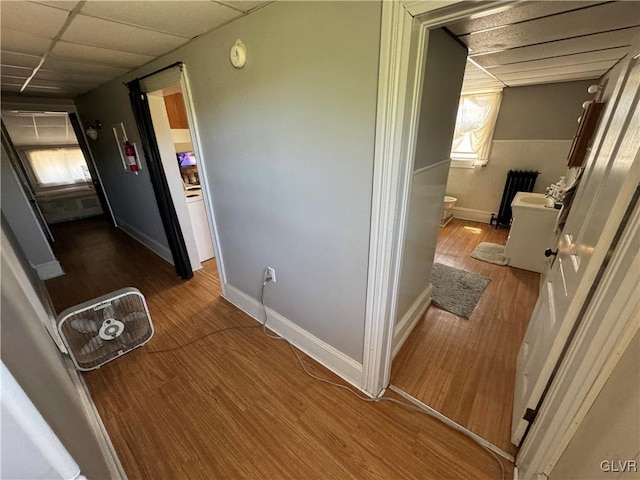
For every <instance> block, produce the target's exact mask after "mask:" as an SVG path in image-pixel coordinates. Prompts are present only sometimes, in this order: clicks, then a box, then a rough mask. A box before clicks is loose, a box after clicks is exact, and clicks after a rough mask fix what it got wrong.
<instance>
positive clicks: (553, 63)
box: [487, 47, 628, 76]
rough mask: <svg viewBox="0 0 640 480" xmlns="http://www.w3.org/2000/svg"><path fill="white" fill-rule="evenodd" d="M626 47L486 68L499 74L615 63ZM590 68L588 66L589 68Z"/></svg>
mask: <svg viewBox="0 0 640 480" xmlns="http://www.w3.org/2000/svg"><path fill="white" fill-rule="evenodd" d="M627 51H628V48H627V47H620V48H612V49H610V50H599V51H596V52H589V53H578V54H576V55H565V56H563V57H554V58H545V59H542V60H534V61H532V62H520V63H512V64H509V65H500V66H497V67H491V68H488V69H487V70H489V71H490V72H491V73H493V74H494V75H497V76H500V75H501V74H503V73H515V72H526V71H527V70H544V69H549V68H558V67H567V66H575V65H584V64H587V65H588V64H591V63H594V62H607V61H608V62H610V63H611V65H613V64H614V63H616V62H617V61H618V60H620V59H621V58H622V57H624V56H625V55H626V54H627ZM589 69H590V68H589ZM590 70H591V69H590Z"/></svg>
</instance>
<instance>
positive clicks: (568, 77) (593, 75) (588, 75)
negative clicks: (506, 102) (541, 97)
mask: <svg viewBox="0 0 640 480" xmlns="http://www.w3.org/2000/svg"><path fill="white" fill-rule="evenodd" d="M605 73H607V71H606V70H594V71H592V72H582V73H580V74H560V75H546V76H540V77H535V78H531V77H520V78H517V77H515V78H513V79H510V80H508V81H505V83H506V84H507V85H508V86H510V87H520V86H524V85H539V84H542V83H559V82H575V81H578V80H595V79H598V78H600V77H601V76H602V75H604V74H605ZM585 96H586V92H585Z"/></svg>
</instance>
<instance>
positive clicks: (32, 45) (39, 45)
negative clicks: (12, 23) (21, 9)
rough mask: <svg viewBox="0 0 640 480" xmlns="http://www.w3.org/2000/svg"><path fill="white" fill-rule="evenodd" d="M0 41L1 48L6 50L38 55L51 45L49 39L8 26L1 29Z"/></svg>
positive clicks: (42, 53)
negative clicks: (0, 43)
mask: <svg viewBox="0 0 640 480" xmlns="http://www.w3.org/2000/svg"><path fill="white" fill-rule="evenodd" d="M0 42H2V48H4V49H6V50H9V51H12V52H20V53H28V54H30V55H40V56H42V55H44V54H45V52H46V51H47V50H48V49H49V45H51V40H50V39H48V38H42V37H35V36H33V35H30V34H29V33H25V32H21V31H18V30H12V29H10V28H3V29H2V31H1V32H0Z"/></svg>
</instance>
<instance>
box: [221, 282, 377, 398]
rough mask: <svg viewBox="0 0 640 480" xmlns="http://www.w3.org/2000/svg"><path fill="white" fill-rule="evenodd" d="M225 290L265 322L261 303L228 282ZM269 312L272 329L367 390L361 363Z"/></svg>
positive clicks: (334, 371)
mask: <svg viewBox="0 0 640 480" xmlns="http://www.w3.org/2000/svg"><path fill="white" fill-rule="evenodd" d="M226 292H227V293H226V295H223V298H225V299H226V300H228V301H229V302H231V303H232V304H233V305H235V306H236V307H238V308H239V309H240V310H242V311H243V312H245V313H246V314H247V315H249V316H250V317H252V318H253V319H254V320H256V321H257V322H259V323H263V322H264V313H263V310H262V305H261V304H260V302H258V301H257V300H256V299H254V298H253V297H251V296H249V295H247V294H246V293H244V292H242V291H240V290H239V289H237V288H236V287H234V286H232V285H229V284H227V288H226ZM266 311H267V318H268V322H267V327H268V328H269V329H270V330H273V331H274V332H275V333H277V334H278V335H280V336H281V337H284V338H285V339H287V340H288V341H289V342H291V343H292V344H293V345H294V346H295V347H297V348H298V349H299V350H301V351H302V352H304V353H305V354H306V355H308V356H310V357H311V358H313V359H314V360H316V361H317V362H319V363H320V364H322V365H323V366H325V367H326V368H328V369H329V370H331V371H332V372H333V373H335V374H336V375H338V376H339V377H341V378H342V379H343V380H345V381H347V382H348V383H349V384H351V385H353V386H354V387H356V388H357V389H358V390H360V391H362V392H364V393H367V392H365V391H364V390H363V389H362V364H360V363H358V362H357V361H355V360H354V359H353V358H351V357H349V356H348V355H345V354H344V353H342V352H340V351H339V350H336V349H335V348H334V347H332V346H331V345H329V344H328V343H326V342H324V341H322V340H320V339H319V338H318V337H316V336H314V335H312V334H311V333H309V332H307V331H306V330H304V329H303V328H301V327H299V326H298V325H296V324H295V323H293V322H292V321H291V320H289V319H287V318H285V317H283V316H282V315H280V314H279V313H278V312H276V311H274V310H272V309H271V308H269V307H266ZM292 361H295V358H292ZM367 395H368V394H367Z"/></svg>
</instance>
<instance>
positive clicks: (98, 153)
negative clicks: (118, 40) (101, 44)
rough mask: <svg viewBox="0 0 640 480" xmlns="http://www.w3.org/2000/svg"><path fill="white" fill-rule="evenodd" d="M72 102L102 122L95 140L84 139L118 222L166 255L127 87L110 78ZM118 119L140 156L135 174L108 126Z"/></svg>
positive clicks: (82, 112)
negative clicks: (130, 171)
mask: <svg viewBox="0 0 640 480" xmlns="http://www.w3.org/2000/svg"><path fill="white" fill-rule="evenodd" d="M76 106H77V109H78V113H79V115H80V117H81V118H82V119H83V120H85V121H87V120H88V119H90V120H91V121H93V120H95V119H99V120H100V121H101V122H102V130H101V131H100V132H99V136H98V140H97V141H93V140H91V139H89V140H87V141H88V142H89V147H90V148H91V151H92V153H93V157H94V160H95V163H96V168H97V169H98V172H99V174H100V178H101V179H102V183H103V186H104V188H105V191H106V194H107V197H108V199H109V203H110V205H111V208H112V210H113V214H114V216H115V217H116V220H117V222H118V224H119V225H120V226H122V227H123V228H124V229H126V230H128V231H129V233H133V234H135V235H136V236H137V237H138V239H139V240H143V241H146V243H147V246H149V247H150V248H152V249H154V250H155V251H156V253H159V254H160V255H162V256H163V257H165V258H169V259H170V258H171V253H170V250H169V244H168V243H167V237H166V235H165V233H164V228H163V226H162V220H161V219H160V212H159V211H158V206H157V204H156V199H155V196H154V193H153V187H152V185H151V180H150V178H149V169H148V168H147V167H146V163H145V160H144V156H143V154H142V146H141V143H140V137H139V135H138V129H137V127H136V123H135V120H134V118H133V112H132V110H131V105H130V103H129V97H128V90H127V87H125V86H124V85H123V84H122V80H121V79H118V80H114V81H112V82H109V83H107V84H105V85H103V86H101V87H99V88H98V89H96V90H93V91H92V92H89V93H87V94H85V95H82V96H81V97H79V98H78V99H76ZM120 122H122V123H124V127H125V131H126V133H127V136H128V138H129V140H131V141H132V142H135V143H136V144H137V146H138V152H139V153H140V156H141V157H142V158H141V162H142V169H141V170H140V171H139V172H138V173H139V174H138V175H133V174H131V173H127V172H126V171H125V169H124V168H123V165H122V160H121V158H120V154H119V152H118V146H117V144H116V141H115V137H114V135H113V131H112V127H113V126H114V125H116V124H119V123H120Z"/></svg>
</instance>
